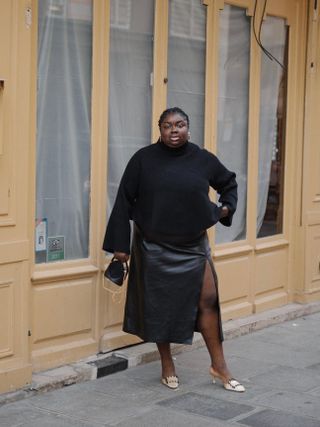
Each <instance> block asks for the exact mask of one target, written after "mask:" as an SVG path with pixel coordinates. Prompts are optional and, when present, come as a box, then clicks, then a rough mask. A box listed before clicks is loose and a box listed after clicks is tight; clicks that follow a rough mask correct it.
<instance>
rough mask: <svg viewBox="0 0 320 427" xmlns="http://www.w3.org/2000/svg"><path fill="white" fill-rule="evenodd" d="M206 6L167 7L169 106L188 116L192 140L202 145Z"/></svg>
mask: <svg viewBox="0 0 320 427" xmlns="http://www.w3.org/2000/svg"><path fill="white" fill-rule="evenodd" d="M206 9H207V8H206V6H204V5H203V4H202V2H200V1H199V0H171V1H170V8H169V46H168V95H167V106H168V107H180V108H182V109H183V110H184V111H185V112H186V113H187V114H188V116H189V118H190V131H191V141H192V142H194V143H196V144H198V145H200V146H203V144H204V103H205V66H206V61H205V58H206Z"/></svg>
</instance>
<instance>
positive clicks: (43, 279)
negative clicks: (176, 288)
mask: <svg viewBox="0 0 320 427" xmlns="http://www.w3.org/2000/svg"><path fill="white" fill-rule="evenodd" d="M260 3H261V2H258V7H257V10H256V19H258V18H259V17H261V15H262V13H263V10H262V8H261V6H262V5H261V4H260ZM311 3H313V2H307V0H294V1H292V0H281V1H276V0H269V1H268V2H267V9H266V11H265V17H266V16H278V17H280V18H284V19H286V22H287V24H288V25H289V27H290V30H289V52H288V61H289V67H288V70H289V72H288V81H287V110H286V145H285V177H284V201H283V206H284V213H283V229H282V231H281V233H277V234H275V235H272V236H269V237H264V238H257V236H256V217H257V198H258V187H257V176H258V173H259V153H258V140H259V108H260V101H261V99H260V71H261V55H262V53H261V49H260V48H259V47H258V46H257V43H256V42H255V40H254V35H253V32H252V31H251V41H250V81H249V111H248V184H247V194H248V196H247V197H248V202H247V211H246V212H247V213H246V221H247V234H246V238H245V239H242V240H239V241H234V242H230V243H223V244H219V245H218V244H215V233H214V230H210V232H209V237H210V242H211V246H212V250H213V252H212V253H213V259H214V262H215V265H216V268H217V272H218V275H219V288H220V295H221V302H222V315H223V319H224V320H228V319H231V318H237V317H241V316H245V315H249V314H251V313H256V312H260V311H264V310H267V309H270V308H274V307H278V306H280V305H284V304H286V303H289V302H292V301H297V302H301V303H305V302H308V301H314V300H319V298H320V295H319V290H320V288H319V280H320V274H319V261H320V260H319V257H320V246H319V243H318V242H319V235H320V209H319V201H320V188H319V183H320V179H319V178H320V177H319V170H320V164H319V162H320V156H319V144H318V141H319V136H320V135H319V127H318V126H317V119H318V116H319V113H320V111H319V110H320V96H319V93H320V91H319V89H320V88H319V86H320V73H319V70H318V63H317V58H318V57H319V53H320V52H319V49H320V48H319V46H320V44H319V10H316V11H314V10H313V4H311ZM204 4H205V5H206V7H207V10H206V16H207V29H206V38H207V45H206V81H205V92H206V94H207V96H206V99H205V110H204V116H205V123H204V135H205V136H204V146H205V147H206V148H207V149H209V150H211V151H213V152H216V151H217V133H218V129H217V122H216V120H212V117H217V114H218V102H217V97H216V96H209V95H208V94H214V93H217V88H218V46H219V30H218V28H219V26H218V19H219V14H220V13H221V11H222V10H223V8H224V2H223V1H222V0H206V1H204ZM226 4H231V5H233V6H237V7H240V8H244V9H245V10H246V13H247V15H248V16H250V17H252V16H253V14H254V5H255V2H254V1H252V0H232V1H229V2H226ZM308 8H309V10H308ZM37 10H38V2H37V1H36V0H33V1H31V0H30V1H28V0H24V1H18V0H14V1H9V0H7V1H6V2H4V5H3V6H2V11H1V15H0V35H1V37H0V50H1V52H4V54H2V55H1V57H0V242H1V243H0V325H1V327H0V384H1V386H0V392H4V391H7V390H12V389H15V388H17V387H20V386H22V385H24V384H26V383H28V382H30V381H31V372H32V371H40V370H44V369H48V368H51V367H55V366H59V365H63V364H65V363H68V362H71V361H74V360H78V359H79V358H81V357H85V356H88V355H90V354H94V353H96V352H98V351H109V350H112V349H114V348H119V347H122V346H125V345H129V344H133V343H135V342H138V339H137V338H136V337H133V336H130V335H127V334H124V333H123V332H121V321H122V314H123V300H122V301H120V303H118V301H115V298H113V295H112V293H110V292H108V291H106V290H105V289H104V287H103V271H104V268H105V265H106V264H107V262H108V258H106V256H105V254H104V253H103V252H102V251H101V249H100V248H101V242H102V238H103V234H104V229H105V223H106V206H107V197H106V182H107V164H108V162H107V157H108V127H109V126H110V123H108V108H109V104H108V97H109V87H108V86H109V58H108V51H109V42H110V40H109V30H110V27H109V21H110V11H109V1H102V0H96V1H94V8H93V22H94V25H93V53H92V55H93V56H92V95H91V100H92V102H91V105H92V106H91V117H92V122H91V177H90V183H91V189H90V232H89V234H90V236H89V241H90V247H89V256H88V258H85V259H75V260H66V261H61V262H55V263H42V264H37V263H36V262H35V255H34V253H35V243H34V233H35V217H36V211H35V200H36V140H37V90H36V88H37V67H38V61H37V59H38V58H37V56H38V55H37V51H38V50H37V45H38V38H37V34H38V31H37V20H38V16H37ZM168 11H169V7H168V2H167V1H163V0H157V1H156V2H155V21H154V47H153V48H154V70H153V86H152V95H153V96H152V99H153V101H152V102H153V105H152V123H150V127H151V129H152V140H153V141H154V140H155V139H156V138H157V132H158V131H157V120H158V117H159V115H160V113H161V112H162V111H163V110H164V109H165V108H166V106H167V89H168V80H167V77H168V74H167V70H168V60H167V58H168V48H167V46H168V43H167V41H168ZM306 46H307V50H306V48H305V47H306ZM2 81H3V82H4V83H2Z"/></svg>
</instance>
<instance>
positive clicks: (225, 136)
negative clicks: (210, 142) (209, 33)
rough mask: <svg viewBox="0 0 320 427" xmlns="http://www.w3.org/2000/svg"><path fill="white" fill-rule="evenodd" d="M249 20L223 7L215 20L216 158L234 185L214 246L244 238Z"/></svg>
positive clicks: (241, 11)
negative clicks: (233, 202) (233, 200)
mask: <svg viewBox="0 0 320 427" xmlns="http://www.w3.org/2000/svg"><path fill="white" fill-rule="evenodd" d="M249 62H250V18H249V17H248V16H247V15H246V10H245V9H242V8H239V7H235V6H230V5H225V6H224V9H223V10H222V11H221V12H220V16H219V89H218V90H219V92H218V137H217V155H218V157H219V159H220V160H221V161H222V163H224V164H225V165H226V166H227V167H228V169H230V170H232V171H235V172H236V174H237V182H238V197H239V199H238V207H237V211H236V213H235V215H234V217H233V224H232V226H231V227H230V228H226V227H224V226H222V225H221V224H217V226H216V243H225V242H232V241H235V240H242V239H245V238H246V228H247V227H246V206H247V176H248V160H247V159H248V106H249Z"/></svg>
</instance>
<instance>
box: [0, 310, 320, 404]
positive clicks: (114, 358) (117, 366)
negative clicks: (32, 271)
mask: <svg viewBox="0 0 320 427" xmlns="http://www.w3.org/2000/svg"><path fill="white" fill-rule="evenodd" d="M319 311H320V302H314V303H309V304H288V305H285V306H283V307H280V308H275V309H272V310H268V311H265V312H263V313H259V314H253V315H250V316H247V317H243V318H240V319H236V320H229V321H227V322H224V324H223V330H224V337H225V339H226V340H229V339H232V338H236V337H239V336H242V335H246V334H249V333H251V332H254V331H258V330H260V329H264V328H266V327H268V326H272V325H276V324H279V323H282V322H285V321H288V320H293V319H296V318H298V317H303V316H308V315H310V314H313V313H317V312H319ZM204 345H205V344H204V341H203V339H202V336H201V334H199V333H195V335H194V340H193V344H192V346H191V345H185V344H173V345H172V353H173V354H178V353H181V352H183V351H192V350H194V349H197V348H201V347H203V346H204ZM158 359H159V353H158V350H157V348H156V345H155V344H154V343H144V344H138V345H134V346H132V347H128V348H124V349H121V350H116V351H113V352H111V353H108V354H97V355H95V356H91V357H88V358H86V359H83V360H81V361H79V362H77V363H71V364H69V365H65V366H62V367H60V368H55V369H50V370H48V371H44V372H40V373H35V374H33V376H32V383H31V384H30V385H29V386H27V387H25V388H23V389H20V390H17V391H14V392H9V393H4V394H2V395H0V406H1V405H4V404H6V403H9V402H15V401H17V400H22V399H25V398H28V397H31V396H34V395H35V394H39V393H43V392H47V391H51V390H56V389H59V388H62V387H65V386H69V385H72V384H77V383H81V382H85V381H90V380H94V379H97V378H100V377H103V376H106V375H110V374H112V373H115V372H119V371H121V370H125V369H127V368H131V367H133V366H138V365H142V364H145V363H148V362H152V361H155V360H158Z"/></svg>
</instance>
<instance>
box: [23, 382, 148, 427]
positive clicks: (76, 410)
mask: <svg viewBox="0 0 320 427" xmlns="http://www.w3.org/2000/svg"><path fill="white" fill-rule="evenodd" d="M83 385H84V384H79V385H78V386H73V387H69V388H67V389H62V390H55V391H53V392H50V393H46V394H43V395H41V396H35V397H32V398H31V399H28V402H27V403H28V404H29V405H30V407H33V408H34V409H43V410H46V411H49V412H54V413H56V414H61V415H64V416H67V417H70V418H72V419H76V420H79V421H82V422H92V423H100V424H107V423H109V422H115V421H121V420H123V419H126V418H128V417H130V416H134V415H139V414H141V413H143V412H144V411H145V407H144V406H143V405H141V402H139V403H136V402H132V401H130V400H128V401H127V400H123V399H118V398H114V397H110V396H106V395H105V394H103V393H96V392H90V393H87V391H86V390H85V389H84V388H83V387H82V386H83Z"/></svg>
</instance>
